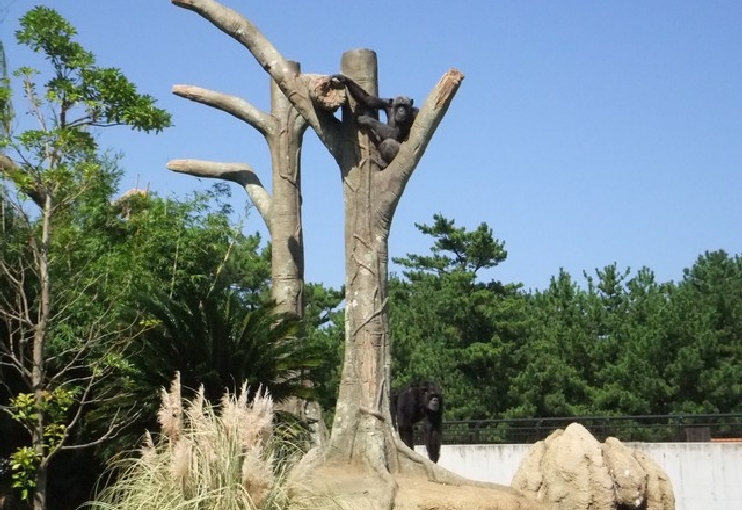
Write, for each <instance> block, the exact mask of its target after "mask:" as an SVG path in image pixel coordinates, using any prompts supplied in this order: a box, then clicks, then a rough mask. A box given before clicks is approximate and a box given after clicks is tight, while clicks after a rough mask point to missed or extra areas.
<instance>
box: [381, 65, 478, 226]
mask: <svg viewBox="0 0 742 510" xmlns="http://www.w3.org/2000/svg"><path fill="white" fill-rule="evenodd" d="M463 80H464V74H463V73H462V72H461V71H459V70H458V69H449V70H448V71H447V72H446V74H444V75H443V77H442V78H441V79H440V81H439V82H438V84H437V85H436V86H435V87H434V88H433V90H432V91H431V92H430V94H429V95H428V97H427V99H426V100H425V104H423V106H422V108H421V109H420V111H419V113H418V114H417V118H416V119H415V123H414V124H413V125H412V129H411V131H410V136H409V138H408V139H407V141H406V142H404V143H403V144H402V146H401V147H400V148H399V153H398V154H397V157H395V158H394V160H393V161H392V162H391V163H390V164H389V166H388V167H387V168H386V169H385V170H384V171H383V172H380V173H379V174H377V175H379V178H380V179H381V180H382V181H383V182H382V183H381V185H380V191H381V200H382V205H381V207H380V210H382V211H389V215H390V218H391V216H392V215H394V211H395V209H396V207H397V203H398V202H399V199H400V197H401V196H402V192H403V191H404V188H405V186H407V183H408V182H409V180H410V177H412V172H413V171H414V170H415V168H417V165H418V163H419V162H420V158H422V156H423V154H424V153H425V149H426V148H427V147H428V143H430V139H431V138H432V137H433V134H434V133H435V130H436V129H437V128H438V125H439V124H440V123H441V120H442V119H443V116H444V115H445V114H446V112H447V111H448V107H449V106H450V104H451V101H453V98H454V96H455V95H456V92H457V91H458V89H459V87H460V86H461V82H462V81H463ZM387 206H388V207H387Z"/></svg>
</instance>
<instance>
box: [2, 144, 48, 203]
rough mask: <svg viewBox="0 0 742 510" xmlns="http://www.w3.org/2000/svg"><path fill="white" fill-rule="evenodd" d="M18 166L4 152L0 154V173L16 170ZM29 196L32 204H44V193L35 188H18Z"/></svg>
mask: <svg viewBox="0 0 742 510" xmlns="http://www.w3.org/2000/svg"><path fill="white" fill-rule="evenodd" d="M18 169H20V167H19V166H18V165H16V163H15V161H13V160H12V159H10V158H9V157H8V156H6V155H5V154H0V173H9V172H10V171H11V170H18ZM19 189H20V190H21V191H22V192H23V193H25V194H26V195H27V196H28V198H30V199H31V200H32V201H33V203H34V204H36V205H37V206H38V207H43V205H44V195H43V194H42V193H41V192H40V191H39V190H38V189H36V188H33V187H29V186H24V187H20V188H19Z"/></svg>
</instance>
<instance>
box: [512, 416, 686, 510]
mask: <svg viewBox="0 0 742 510" xmlns="http://www.w3.org/2000/svg"><path fill="white" fill-rule="evenodd" d="M511 485H512V486H513V487H514V488H516V489H518V490H520V491H522V492H525V493H530V494H533V495H534V496H535V497H536V498H537V499H538V500H539V501H542V502H544V503H546V504H548V505H549V506H551V507H552V508H554V509H558V510H583V509H584V510H674V509H675V497H674V495H673V492H672V485H671V483H670V479H669V478H668V477H667V474H665V472H664V471H663V470H662V469H661V468H660V467H659V466H658V465H657V464H656V463H655V462H654V461H653V460H652V459H650V458H649V457H647V456H646V455H645V454H644V453H642V452H639V451H636V450H631V449H629V448H627V447H626V446H625V445H624V444H623V443H621V441H619V440H618V439H616V438H613V437H610V438H608V439H607V440H606V442H605V443H604V444H600V443H599V442H598V441H597V440H596V439H595V438H594V437H593V436H592V435H591V434H590V432H588V431H587V429H585V427H583V426H582V425H580V424H579V423H573V424H571V425H570V426H568V427H567V428H566V429H564V430H557V431H556V432H554V433H553V434H551V435H550V436H549V437H547V438H546V439H545V440H544V441H539V442H538V443H536V444H534V445H533V446H532V447H531V448H530V449H529V450H528V454H527V455H526V457H525V458H524V459H523V461H522V462H521V464H520V467H519V468H518V471H517V472H516V473H515V476H514V477H513V481H512V484H511Z"/></svg>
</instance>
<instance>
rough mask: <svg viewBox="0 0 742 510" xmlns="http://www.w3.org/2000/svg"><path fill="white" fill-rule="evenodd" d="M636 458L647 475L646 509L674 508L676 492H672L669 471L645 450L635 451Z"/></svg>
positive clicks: (667, 509) (664, 509) (666, 509)
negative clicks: (663, 468) (665, 470)
mask: <svg viewBox="0 0 742 510" xmlns="http://www.w3.org/2000/svg"><path fill="white" fill-rule="evenodd" d="M634 458H635V459H636V460H637V462H638V463H639V464H640V465H641V467H642V468H643V469H644V472H645V473H646V475H647V493H646V499H647V506H646V507H645V510H674V508H675V494H674V493H673V492H672V483H670V478H669V477H668V476H667V473H665V472H664V471H663V470H662V468H661V467H659V466H658V465H657V463H656V462H655V461H653V460H652V459H650V458H649V456H647V454H646V453H644V452H640V451H634Z"/></svg>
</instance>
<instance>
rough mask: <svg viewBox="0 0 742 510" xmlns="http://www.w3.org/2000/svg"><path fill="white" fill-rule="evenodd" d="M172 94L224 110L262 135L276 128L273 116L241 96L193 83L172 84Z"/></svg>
mask: <svg viewBox="0 0 742 510" xmlns="http://www.w3.org/2000/svg"><path fill="white" fill-rule="evenodd" d="M173 94H175V95H176V96H179V97H183V98H185V99H189V100H191V101H194V102H196V103H201V104H205V105H207V106H211V107H212V108H216V109H217V110H221V111H223V112H226V113H228V114H230V115H232V116H233V117H236V118H238V119H240V120H242V121H244V122H246V123H248V124H249V125H251V126H252V127H254V128H255V129H257V130H258V131H259V132H260V133H261V134H262V135H263V136H266V135H268V134H269V133H272V132H273V131H275V129H276V121H275V119H273V117H271V116H270V115H268V114H267V113H265V112H263V111H261V110H259V109H258V108H256V107H255V106H253V105H251V104H250V103H248V102H247V101H245V100H244V99H242V98H241V97H237V96H232V95H229V94H225V93H223V92H217V91H215V90H209V89H204V88H201V87H196V86H194V85H173Z"/></svg>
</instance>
